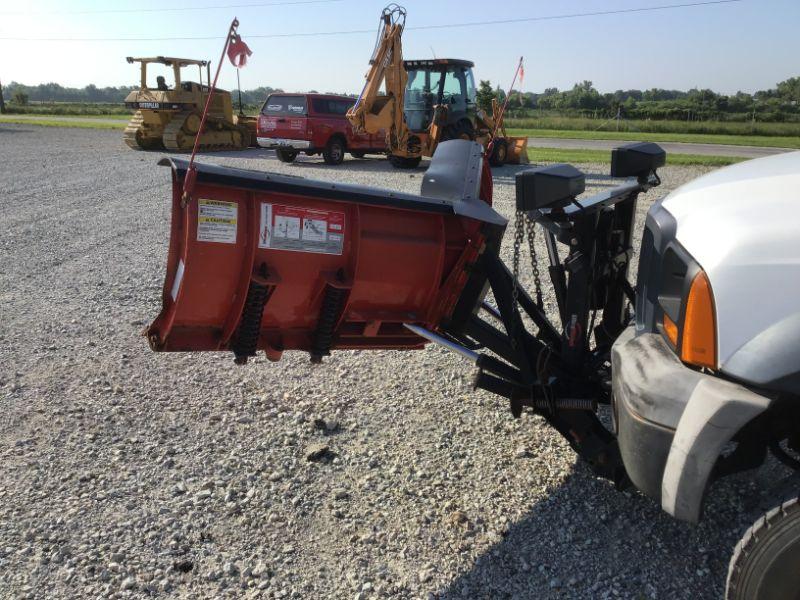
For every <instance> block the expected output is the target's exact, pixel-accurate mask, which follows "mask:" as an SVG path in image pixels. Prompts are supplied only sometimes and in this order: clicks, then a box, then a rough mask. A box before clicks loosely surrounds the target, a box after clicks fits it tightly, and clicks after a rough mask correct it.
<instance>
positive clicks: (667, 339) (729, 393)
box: [612, 152, 800, 600]
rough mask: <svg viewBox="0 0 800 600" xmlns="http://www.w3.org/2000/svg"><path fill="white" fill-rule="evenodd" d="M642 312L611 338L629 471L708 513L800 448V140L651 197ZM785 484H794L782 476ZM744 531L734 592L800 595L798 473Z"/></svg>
mask: <svg viewBox="0 0 800 600" xmlns="http://www.w3.org/2000/svg"><path fill="white" fill-rule="evenodd" d="M639 260H640V262H639V276H638V284H637V306H636V319H635V324H634V325H632V326H631V327H630V328H629V329H628V331H626V332H625V333H623V334H622V335H621V336H620V337H619V338H618V339H617V341H616V342H615V344H614V346H613V350H612V363H613V379H612V381H613V390H614V408H615V416H616V419H617V423H618V431H617V435H618V440H619V448H620V451H621V454H622V458H623V461H624V464H625V467H626V471H627V473H628V476H629V477H630V478H631V480H632V482H633V483H634V485H635V486H636V487H638V488H639V489H640V490H642V491H644V492H645V493H646V494H648V495H649V496H651V497H652V498H654V499H655V500H657V501H658V502H660V503H661V506H662V507H663V509H664V510H665V511H667V512H668V513H670V514H672V515H673V516H675V517H676V518H678V519H682V520H686V521H697V520H698V519H699V518H700V516H701V507H702V502H703V497H704V495H705V492H706V489H707V486H708V484H709V482H710V481H711V480H712V479H713V478H715V477H719V476H723V475H726V474H729V473H733V472H737V471H741V470H745V469H749V468H753V467H756V466H758V465H760V464H761V463H762V462H763V461H764V459H765V457H766V455H767V451H768V450H770V451H771V452H772V454H773V455H775V456H776V457H777V458H778V459H779V460H781V461H782V462H784V463H786V464H787V465H790V466H792V467H794V468H795V469H797V467H798V466H800V463H798V462H797V459H796V458H795V457H794V456H792V452H795V453H796V452H797V451H798V450H800V152H794V153H788V154H782V155H777V156H773V157H769V158H762V159H758V160H753V161H749V162H745V163H741V164H738V165H735V166H731V167H728V168H725V169H720V170H718V171H715V172H713V173H710V174H708V175H706V176H704V177H701V178H699V179H697V180H695V181H693V182H691V183H689V184H688V185H685V186H683V187H681V188H679V189H678V190H676V191H674V192H673V193H671V194H669V195H668V196H667V197H666V198H664V199H662V200H660V201H658V202H656V203H655V204H654V206H653V207H652V208H651V209H650V211H649V213H648V216H647V222H646V228H645V233H644V237H643V240H642V245H641V253H640V259H639ZM784 489H787V488H784ZM788 491H789V492H790V493H789V495H788V496H787V497H778V498H776V499H775V505H774V507H773V508H772V509H771V510H769V511H768V512H767V513H766V515H764V516H763V517H761V518H759V519H758V520H757V521H756V522H755V524H754V525H753V526H752V527H751V528H750V529H749V530H748V531H747V532H746V533H745V535H744V537H743V538H742V540H741V542H740V543H739V545H738V547H737V549H736V552H735V554H734V556H733V558H732V560H731V565H730V571H729V576H728V584H727V597H728V598H732V599H733V598H735V599H737V600H739V599H741V600H744V599H768V598H769V599H771V598H774V599H778V598H781V599H788V598H798V597H800V504H799V501H798V496H797V494H798V492H800V484H799V485H798V486H797V487H795V488H794V489H792V488H791V487H790V488H788Z"/></svg>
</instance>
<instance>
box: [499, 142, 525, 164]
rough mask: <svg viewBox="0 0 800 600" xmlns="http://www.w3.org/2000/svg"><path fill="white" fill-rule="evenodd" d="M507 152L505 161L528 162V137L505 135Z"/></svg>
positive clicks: (512, 162)
mask: <svg viewBox="0 0 800 600" xmlns="http://www.w3.org/2000/svg"><path fill="white" fill-rule="evenodd" d="M505 140H506V144H507V148H508V154H507V155H506V163H508V164H512V165H519V164H525V165H526V164H528V163H529V162H530V160H529V159H528V138H527V137H506V138H505Z"/></svg>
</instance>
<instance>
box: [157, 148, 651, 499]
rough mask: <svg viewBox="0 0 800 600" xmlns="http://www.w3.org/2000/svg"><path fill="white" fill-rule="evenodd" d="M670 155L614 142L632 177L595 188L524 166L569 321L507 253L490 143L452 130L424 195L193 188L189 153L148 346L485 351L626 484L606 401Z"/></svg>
mask: <svg viewBox="0 0 800 600" xmlns="http://www.w3.org/2000/svg"><path fill="white" fill-rule="evenodd" d="M665 158H666V157H665V154H664V152H663V150H661V148H659V147H658V146H656V145H655V144H632V145H629V146H624V147H622V148H618V149H617V150H614V151H613V153H612V168H611V175H612V176H615V177H621V178H627V179H626V181H625V183H623V184H621V185H620V186H618V187H616V188H613V189H609V190H606V191H603V192H601V193H600V194H598V195H596V196H593V197H590V198H580V199H579V196H580V195H581V194H582V193H583V191H584V189H585V178H584V175H583V174H582V173H581V172H580V171H578V170H577V169H575V168H574V167H570V166H568V165H552V166H549V167H540V168H533V169H528V170H525V171H521V172H519V173H518V174H517V176H516V203H517V218H518V219H524V220H526V221H527V224H528V227H527V234H528V235H529V236H530V235H533V232H534V231H535V228H538V229H539V231H541V232H542V233H543V235H544V236H545V242H546V247H547V250H548V260H549V267H548V270H547V273H548V274H549V280H550V281H549V283H550V285H551V286H552V288H553V291H554V296H555V299H556V303H557V305H558V306H557V308H558V315H559V322H556V323H553V322H551V320H550V319H549V317H548V315H547V314H546V312H545V311H544V307H543V305H542V302H541V301H539V300H538V298H539V297H540V295H541V290H536V291H537V293H536V294H535V295H534V296H533V297H532V296H531V294H530V293H529V291H528V290H526V289H525V288H524V287H523V286H522V285H521V284H520V282H519V281H518V278H517V277H516V271H517V269H516V268H514V269H513V270H510V269H509V268H508V267H507V266H506V265H505V264H504V263H503V262H502V260H501V259H500V257H499V249H500V243H501V240H502V238H503V235H504V232H505V229H506V226H507V221H506V219H505V218H503V217H502V216H501V215H499V214H498V213H497V212H496V211H495V210H493V209H492V207H491V190H492V186H491V173H490V172H489V170H488V167H487V164H486V161H485V160H484V156H483V148H482V147H481V146H480V145H479V144H477V143H475V142H470V141H467V140H452V141H448V142H444V143H442V144H440V145H439V147H438V148H437V150H436V153H435V155H434V157H433V160H432V162H431V165H430V167H429V169H428V170H427V172H426V174H425V176H424V178H423V182H422V187H421V192H420V194H419V195H412V194H403V193H399V192H394V191H389V190H384V189H377V188H369V187H364V186H356V185H343V184H332V183H327V182H319V181H311V180H306V179H302V178H297V177H287V176H281V175H276V174H272V173H262V172H255V171H246V170H242V169H233V168H226V167H218V166H211V165H204V164H199V165H197V180H196V183H195V186H194V190H193V192H192V195H191V197H190V198H188V201H184V200H183V199H182V186H183V180H184V178H185V176H186V172H187V162H186V161H184V160H180V159H164V160H163V161H162V163H161V164H164V165H167V166H170V167H171V169H172V181H173V198H172V225H171V235H170V248H169V256H168V261H167V276H166V280H165V282H164V292H163V298H162V303H163V306H162V310H161V313H160V314H159V315H158V317H157V318H156V319H155V321H154V322H153V323H152V325H150V327H149V328H148V330H147V332H146V333H147V336H148V339H149V341H150V345H151V347H152V348H153V350H156V351H232V352H233V354H234V357H235V360H236V362H237V363H238V364H244V363H246V362H247V360H248V358H250V357H252V356H255V354H256V353H257V351H259V350H261V351H263V352H264V353H265V354H266V356H267V358H268V359H269V360H272V361H277V360H279V359H280V358H281V355H282V353H283V352H284V351H286V350H301V351H305V352H308V353H309V355H310V357H311V360H312V362H315V363H320V362H322V361H323V358H324V357H325V356H326V355H328V354H329V353H330V352H331V351H333V350H337V349H397V350H411V349H421V348H423V347H424V345H425V344H426V343H428V342H434V343H437V344H441V345H443V346H444V347H446V348H448V349H450V350H452V351H455V352H457V353H459V354H460V355H462V356H464V357H465V358H466V359H468V360H469V361H470V362H472V363H473V364H475V366H476V367H477V374H476V376H475V380H474V385H475V387H476V388H480V389H484V390H487V391H489V392H491V393H493V394H496V395H499V396H502V397H505V398H507V399H508V401H509V402H510V406H511V410H512V412H513V413H514V415H516V416H519V415H520V414H521V412H522V411H523V409H524V408H526V407H527V408H529V409H530V410H533V411H535V412H537V413H539V414H541V415H542V416H543V417H544V418H545V419H547V421H548V422H549V423H550V424H551V425H552V426H553V427H554V428H555V429H556V430H557V431H559V432H560V433H561V434H562V435H563V436H564V437H565V438H566V439H567V441H568V442H569V443H570V445H571V446H572V447H573V448H574V449H575V451H576V452H578V454H579V455H580V456H581V457H582V458H584V459H585V460H587V461H588V462H589V464H590V465H591V466H592V467H593V469H594V471H595V472H596V473H597V474H599V475H601V476H604V477H607V478H609V479H611V480H613V481H614V482H615V483H616V484H617V485H618V486H624V485H626V484H627V483H628V481H627V476H626V475H625V470H624V467H623V465H622V461H621V459H620V455H619V449H618V447H617V440H616V438H615V436H614V435H613V434H612V433H611V432H610V431H608V430H607V429H606V427H605V426H604V425H603V423H602V422H601V420H600V419H599V418H598V416H597V412H596V411H597V407H598V405H606V404H609V403H610V394H611V385H610V381H611V372H610V371H611V365H610V349H611V344H612V343H613V341H614V340H615V339H616V337H617V336H618V335H619V334H620V333H621V332H622V331H623V329H624V328H625V327H626V326H627V325H628V323H629V322H630V319H631V315H632V312H631V310H632V308H633V304H634V302H635V298H634V292H633V288H632V286H631V285H630V283H629V282H628V263H629V260H630V256H631V236H632V230H633V225H634V216H635V212H636V202H637V198H638V196H639V194H640V193H641V192H644V191H646V190H648V189H649V188H651V187H653V186H656V185H658V184H659V183H660V181H659V179H658V176H657V175H656V169H657V168H658V167H660V166H663V164H664V162H665ZM534 225H535V228H534ZM521 241H522V240H517V241H516V243H520V242H521ZM559 245H561V246H563V247H566V249H567V250H566V257H565V258H564V259H563V260H562V259H561V258H560V256H559V252H558V248H559ZM531 247H532V246H531ZM562 254H564V253H563V252H562ZM537 282H538V278H537ZM489 292H491V297H490V298H491V301H490V300H489V299H488V298H489V296H488V294H489ZM534 297H535V298H537V299H534ZM520 312H522V313H523V314H525V315H526V316H527V318H528V319H529V321H530V322H531V323H532V324H533V327H532V328H531V329H528V328H526V325H525V321H523V319H522V318H521V314H520Z"/></svg>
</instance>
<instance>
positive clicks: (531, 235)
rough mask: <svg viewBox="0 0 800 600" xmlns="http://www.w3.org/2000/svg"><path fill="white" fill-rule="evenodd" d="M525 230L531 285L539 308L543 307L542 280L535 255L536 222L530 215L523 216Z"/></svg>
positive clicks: (537, 258)
mask: <svg viewBox="0 0 800 600" xmlns="http://www.w3.org/2000/svg"><path fill="white" fill-rule="evenodd" d="M525 228H526V230H527V233H528V251H529V252H530V253H531V267H532V268H533V285H534V286H535V288H536V302H537V303H538V304H539V308H543V307H544V300H543V296H542V279H541V277H540V276H539V257H538V256H537V255H536V245H535V244H534V241H535V240H536V221H534V220H533V219H532V218H531V217H530V215H525Z"/></svg>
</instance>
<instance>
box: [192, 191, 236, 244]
mask: <svg viewBox="0 0 800 600" xmlns="http://www.w3.org/2000/svg"><path fill="white" fill-rule="evenodd" d="M236 208H237V207H236V202H223V201H222V200H202V199H201V200H200V201H199V202H198V211H197V241H198V242H220V243H222V244H235V243H236V228H237V211H236Z"/></svg>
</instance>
